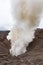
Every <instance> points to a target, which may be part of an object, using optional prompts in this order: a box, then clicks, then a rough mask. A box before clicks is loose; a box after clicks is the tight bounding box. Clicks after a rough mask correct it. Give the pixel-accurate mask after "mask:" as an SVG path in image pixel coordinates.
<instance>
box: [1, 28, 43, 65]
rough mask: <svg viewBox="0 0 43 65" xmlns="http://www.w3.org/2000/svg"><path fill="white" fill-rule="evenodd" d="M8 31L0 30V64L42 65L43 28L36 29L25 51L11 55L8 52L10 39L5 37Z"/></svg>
mask: <svg viewBox="0 0 43 65" xmlns="http://www.w3.org/2000/svg"><path fill="white" fill-rule="evenodd" d="M8 32H9V31H0V65H43V29H37V30H36V33H35V39H34V40H33V42H31V44H30V45H29V46H28V48H27V52H26V53H24V54H22V55H20V56H18V57H15V56H14V57H12V56H11V55H10V54H9V49H10V41H8V40H7V39H6V35H7V34H8Z"/></svg>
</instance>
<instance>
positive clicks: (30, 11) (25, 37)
mask: <svg viewBox="0 0 43 65" xmlns="http://www.w3.org/2000/svg"><path fill="white" fill-rule="evenodd" d="M10 1H11V12H12V17H13V21H14V22H16V23H15V25H14V26H13V27H12V29H11V31H10V33H9V34H8V36H7V39H8V40H10V41H11V49H10V53H11V54H12V56H14V55H15V56H18V55H20V54H22V53H25V52H26V47H27V46H28V44H29V43H30V42H31V41H32V40H33V39H34V33H35V29H36V28H37V26H38V25H39V20H40V15H41V13H42V12H43V0H10ZM14 19H15V20H16V21H15V20H14Z"/></svg>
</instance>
